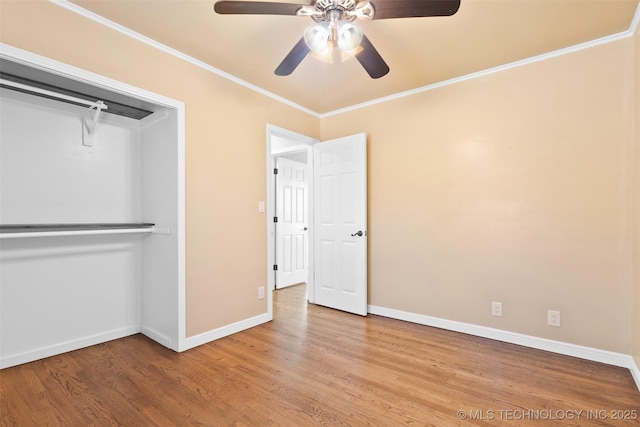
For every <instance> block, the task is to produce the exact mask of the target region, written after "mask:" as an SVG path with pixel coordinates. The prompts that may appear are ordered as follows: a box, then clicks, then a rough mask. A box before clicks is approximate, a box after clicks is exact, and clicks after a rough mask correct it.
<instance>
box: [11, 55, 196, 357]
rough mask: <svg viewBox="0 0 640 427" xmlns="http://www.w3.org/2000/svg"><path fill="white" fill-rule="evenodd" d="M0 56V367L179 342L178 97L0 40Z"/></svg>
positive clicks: (180, 132) (181, 284) (179, 346)
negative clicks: (123, 345) (131, 340)
mask: <svg viewBox="0 0 640 427" xmlns="http://www.w3.org/2000/svg"><path fill="white" fill-rule="evenodd" d="M0 68H1V69H2V72H1V75H0V79H1V80H0V121H1V122H2V127H1V129H0V292H1V294H2V298H1V299H0V341H1V342H2V346H1V347H0V368H5V367H9V366H14V365H18V364H21V363H26V362H30V361H33V360H37V359H40V358H43V357H49V356H53V355H55V354H59V353H62V352H66V351H71V350H75V349H78V348H82V347H86V346H89V345H94V344H97V343H100V342H104V341H108V340H112V339H116V338H121V337H124V336H127V335H132V334H135V333H143V334H145V335H146V336H148V337H150V338H151V339H153V340H155V341H157V342H159V343H160V344H162V345H164V346H166V347H168V348H171V349H173V350H175V351H182V350H184V349H185V307H184V304H185V296H184V293H185V291H184V287H185V277H184V276H185V272H184V264H185V259H184V104H183V103H182V102H180V101H176V100H173V99H170V98H166V97H164V96H162V95H158V94H154V93H151V92H148V91H145V90H143V89H139V88H136V87H132V86H129V85H127V84H125V83H122V82H118V81H114V80H111V79H108V78H106V77H104V76H100V75H97V74H93V73H90V72H88V71H85V70H81V69H78V68H75V67H71V66H69V65H66V64H62V63H58V62H55V61H52V60H51V59H48V58H43V57H40V56H38V55H34V54H31V53H29V52H26V51H22V50H19V49H16V48H11V47H8V46H4V45H3V50H2V53H1V54H0Z"/></svg>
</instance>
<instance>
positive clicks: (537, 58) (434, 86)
mask: <svg viewBox="0 0 640 427" xmlns="http://www.w3.org/2000/svg"><path fill="white" fill-rule="evenodd" d="M639 8H640V7H639ZM626 37H629V31H624V32H622V33H618V34H613V35H611V36H606V37H602V38H599V39H596V40H592V41H588V42H585V43H581V44H577V45H574V46H570V47H567V48H563V49H558V50H555V51H553V52H548V53H543V54H541V55H537V56H532V57H531V58H526V59H522V60H520V61H515V62H511V63H508V64H503V65H499V66H497V67H493V68H488V69H486V70H482V71H478V72H475V73H471V74H465V75H463V76H460V77H455V78H453V79H449V80H444V81H441V82H437V83H434V84H430V85H427V86H422V87H418V88H415V89H411V90H407V91H404V92H398V93H396V94H393V95H389V96H384V97H382V98H377V99H373V100H371V101H367V102H363V103H360V104H355V105H352V106H350V107H345V108H341V109H338V110H334V111H330V112H328V113H323V114H320V118H321V119H324V118H326V117H331V116H336V115H338V114H342V113H346V112H349V111H353V110H358V109H360V108H366V107H370V106H372V105H376V104H381V103H383V102H387V101H393V100H396V99H400V98H404V97H407V96H412V95H415V94H418V93H422V92H428V91H430V90H434V89H438V88H441V87H444V86H450V85H454V84H456V83H460V82H464V81H466V80H471V79H476V78H479V77H484V76H488V75H490V74H494V73H499V72H501V71H505V70H510V69H512V68H517V67H522V66H524V65H529V64H533V63H535V62H540V61H544V60H546V59H550V58H555V57H558V56H562V55H567V54H570V53H574V52H578V51H581V50H584V49H589V48H592V47H595V46H600V45H603V44H607V43H611V42H614V41H617V40H622V39H624V38H626Z"/></svg>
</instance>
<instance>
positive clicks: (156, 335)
mask: <svg viewBox="0 0 640 427" xmlns="http://www.w3.org/2000/svg"><path fill="white" fill-rule="evenodd" d="M140 333H141V334H142V335H144V336H146V337H148V338H151V339H152V340H154V341H155V342H157V343H158V344H160V345H163V346H165V347H167V348H170V349H171V350H175V348H173V342H172V340H171V338H169V337H168V336H166V335H163V334H161V333H160V332H158V331H156V330H155V329H152V328H149V327H148V326H145V325H141V326H140Z"/></svg>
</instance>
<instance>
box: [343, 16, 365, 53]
mask: <svg viewBox="0 0 640 427" xmlns="http://www.w3.org/2000/svg"><path fill="white" fill-rule="evenodd" d="M362 35H363V33H362V30H361V29H360V28H359V27H356V26H355V25H353V24H352V23H350V22H343V23H342V24H340V27H339V28H338V47H339V48H340V50H342V51H345V52H351V51H353V50H355V49H356V48H357V47H358V46H360V42H362Z"/></svg>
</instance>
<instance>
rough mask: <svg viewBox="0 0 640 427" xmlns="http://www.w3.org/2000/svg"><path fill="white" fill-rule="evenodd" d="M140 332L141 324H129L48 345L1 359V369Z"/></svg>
mask: <svg viewBox="0 0 640 427" xmlns="http://www.w3.org/2000/svg"><path fill="white" fill-rule="evenodd" d="M139 332H140V325H136V326H129V327H125V328H122V329H116V330H113V331H109V332H104V333H101V334H96V335H91V336H88V337H84V338H78V339H75V340H71V341H67V342H63V343H61V344H55V345H52V346H48V347H42V348H38V349H35V350H31V351H27V352H24V353H19V354H14V355H12V356H5V357H3V358H2V359H0V369H4V368H9V367H11V366H16V365H21V364H23V363H28V362H33V361H34V360H39V359H44V358H45V357H51V356H56V355H58V354H62V353H67V352H69V351H74V350H79V349H81V348H85V347H90V346H92V345H96V344H101V343H104V342H107V341H112V340H116V339H119V338H124V337H128V336H129V335H135V334H137V333H139Z"/></svg>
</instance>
